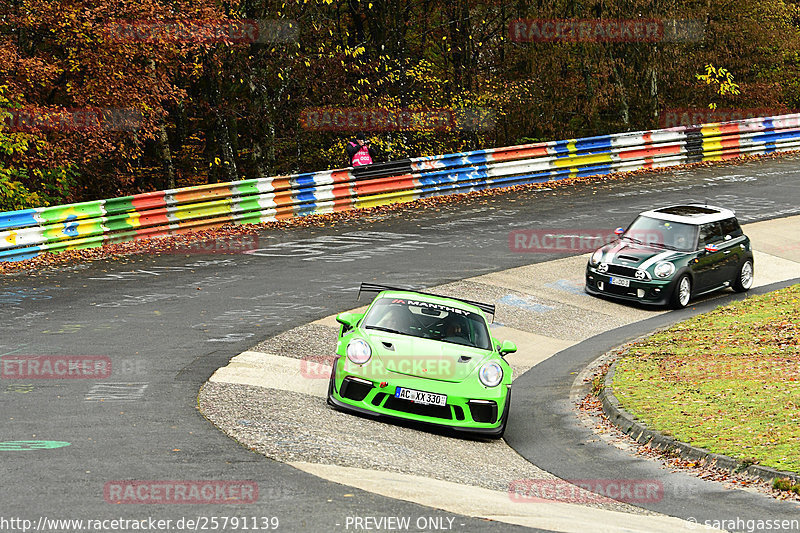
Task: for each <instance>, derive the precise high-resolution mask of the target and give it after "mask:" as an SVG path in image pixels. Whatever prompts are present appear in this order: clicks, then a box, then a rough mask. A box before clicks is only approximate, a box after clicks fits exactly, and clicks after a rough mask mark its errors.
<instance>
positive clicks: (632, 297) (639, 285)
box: [585, 266, 677, 305]
mask: <svg viewBox="0 0 800 533" xmlns="http://www.w3.org/2000/svg"><path fill="white" fill-rule="evenodd" d="M612 277H616V278H620V277H621V276H609V275H608V274H603V273H601V272H598V271H597V270H596V269H594V268H592V267H591V266H587V267H586V285H585V290H586V292H587V293H589V294H591V295H594V296H604V297H607V298H615V299H619V300H627V301H630V302H639V303H642V304H645V305H667V304H668V303H669V301H670V298H671V297H672V293H673V291H674V290H675V283H676V278H677V276H674V275H673V276H672V277H670V278H668V279H663V280H662V279H650V280H638V279H634V278H623V279H625V280H627V281H628V283H629V286H628V287H620V286H618V285H613V284H612V283H611V278H612Z"/></svg>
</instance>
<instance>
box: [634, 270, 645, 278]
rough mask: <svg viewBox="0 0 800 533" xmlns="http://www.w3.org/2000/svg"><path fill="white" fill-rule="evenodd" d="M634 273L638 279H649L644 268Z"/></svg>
mask: <svg viewBox="0 0 800 533" xmlns="http://www.w3.org/2000/svg"><path fill="white" fill-rule="evenodd" d="M634 275H635V276H636V279H647V272H645V271H644V270H637V271H636V274H634Z"/></svg>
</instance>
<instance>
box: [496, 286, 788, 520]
mask: <svg viewBox="0 0 800 533" xmlns="http://www.w3.org/2000/svg"><path fill="white" fill-rule="evenodd" d="M797 281H798V280H793V281H788V282H780V283H775V284H772V285H768V286H764V287H758V288H755V289H753V290H751V291H750V293H751V294H763V293H766V292H769V291H773V290H777V289H779V288H782V287H786V286H788V285H792V284H793V283H797ZM744 297H745V296H744V295H742V294H732V293H730V292H727V293H721V295H720V296H718V297H715V298H712V299H709V300H705V301H702V302H700V303H696V304H695V305H692V306H690V307H688V308H686V309H683V310H680V311H675V312H672V313H667V314H664V315H658V316H655V317H653V318H649V319H647V320H643V321H640V322H635V323H633V324H629V325H627V326H623V327H621V328H618V329H614V330H611V331H607V332H605V333H601V334H599V335H596V336H594V337H592V338H590V339H587V340H585V341H583V342H581V343H578V344H576V345H574V346H571V347H569V348H567V349H566V350H563V351H561V352H559V353H558V354H556V355H555V356H553V357H551V358H549V359H546V360H545V361H542V362H541V363H539V364H538V365H536V366H535V367H533V368H532V369H531V370H529V371H528V372H526V373H525V374H523V375H522V376H520V377H519V378H517V380H516V381H515V382H514V410H512V412H511V416H510V419H509V429H508V431H506V435H505V439H506V442H507V443H508V444H509V445H510V446H511V447H512V448H514V449H515V450H516V451H517V452H519V454H520V455H522V456H523V457H524V458H525V459H527V460H528V461H530V462H532V463H533V464H535V465H537V466H539V467H540V468H542V469H544V470H547V471H548V472H550V473H552V474H555V475H556V476H558V477H560V478H562V479H567V480H585V479H599V480H602V479H624V480H648V481H656V482H659V483H661V486H662V487H663V493H662V494H661V496H660V498H659V499H658V501H652V502H642V503H638V504H637V505H639V506H640V507H644V508H646V509H650V510H652V511H657V512H660V513H664V514H668V515H670V516H677V517H679V518H683V519H686V520H690V521H693V522H694V521H697V523H698V524H704V523H712V524H713V523H720V522H722V521H725V522H726V523H728V522H727V521H734V523H739V524H741V526H740V527H742V529H741V530H746V529H747V526H746V524H747V523H748V521H751V523H754V522H756V521H758V520H762V521H763V520H792V519H794V520H797V519H798V517H800V505H798V504H797V503H792V502H781V501H777V500H775V499H773V498H771V497H769V496H766V495H764V494H761V493H758V492H748V491H744V490H731V489H730V488H725V487H724V486H723V485H722V484H720V483H715V482H707V481H704V480H702V479H700V478H698V477H696V476H692V475H689V474H686V473H681V472H673V471H671V470H667V469H665V468H663V467H661V466H660V464H659V463H658V462H656V461H653V460H650V459H647V458H642V457H637V456H633V455H632V454H631V453H630V451H628V450H625V449H620V448H618V447H615V446H612V445H609V444H608V442H606V441H605V440H604V439H601V438H598V435H597V434H595V433H594V431H593V430H592V428H591V427H588V426H587V425H586V424H583V423H581V421H580V420H579V418H578V417H576V416H575V412H574V406H573V404H572V402H571V401H570V400H569V397H570V392H571V389H572V387H573V383H574V382H575V380H576V375H577V374H578V373H580V372H581V371H582V370H583V369H584V368H586V367H587V366H588V365H589V364H590V363H591V362H592V361H593V360H595V359H596V358H597V357H600V356H601V355H603V354H604V353H606V352H607V351H609V350H611V349H613V348H614V347H616V346H619V345H621V344H624V343H626V342H629V341H632V340H634V339H636V338H638V337H641V336H642V335H646V334H647V333H649V332H651V331H653V330H655V329H658V328H662V327H666V326H669V325H671V324H673V323H675V322H676V321H679V320H684V319H687V318H689V317H690V316H693V315H696V314H699V313H704V312H708V311H711V310H713V309H714V308H715V307H717V306H718V305H722V304H725V303H728V302H731V301H733V300H736V299H742V298H744ZM726 529H730V530H731V531H738V530H740V529H739V528H735V527H730V528H726Z"/></svg>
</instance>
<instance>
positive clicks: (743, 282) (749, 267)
mask: <svg viewBox="0 0 800 533" xmlns="http://www.w3.org/2000/svg"><path fill="white" fill-rule="evenodd" d="M752 286H753V260H752V259H747V260H746V261H745V262H744V263H742V266H741V267H739V274H738V275H737V276H736V277H735V278H734V279H733V283H731V287H733V290H735V291H736V292H745V291H748V290H750V288H751V287H752Z"/></svg>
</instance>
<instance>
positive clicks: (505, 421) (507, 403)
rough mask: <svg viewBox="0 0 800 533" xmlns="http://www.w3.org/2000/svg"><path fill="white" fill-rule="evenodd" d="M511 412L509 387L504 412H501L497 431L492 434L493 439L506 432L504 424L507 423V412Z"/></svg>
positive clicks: (499, 437) (501, 436) (500, 437)
mask: <svg viewBox="0 0 800 533" xmlns="http://www.w3.org/2000/svg"><path fill="white" fill-rule="evenodd" d="M510 412H511V389H509V390H508V396H506V408H505V412H504V413H503V421H502V423H501V424H500V428H499V430H500V431H499V433H496V434H494V435H492V438H493V439H502V438H503V435H505V432H506V425H507V424H508V413H510Z"/></svg>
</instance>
